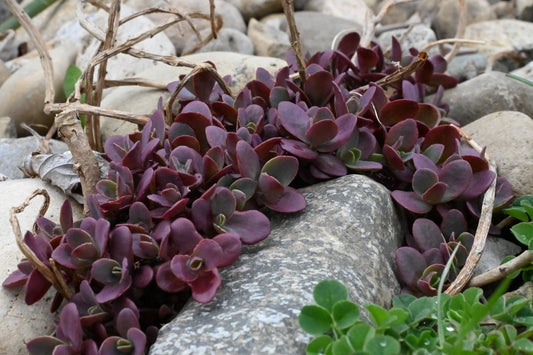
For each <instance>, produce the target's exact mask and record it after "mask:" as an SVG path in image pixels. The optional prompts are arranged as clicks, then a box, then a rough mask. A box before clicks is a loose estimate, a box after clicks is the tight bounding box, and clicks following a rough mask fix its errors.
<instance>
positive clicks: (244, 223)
mask: <svg viewBox="0 0 533 355" xmlns="http://www.w3.org/2000/svg"><path fill="white" fill-rule="evenodd" d="M220 228H221V229H222V230H223V231H224V232H228V233H232V234H235V235H236V236H238V237H239V238H240V239H241V241H242V242H243V243H244V244H255V243H258V242H260V241H261V240H263V239H265V238H266V237H267V236H268V234H269V233H270V221H269V219H268V218H267V217H266V216H265V215H264V214H262V213H261V212H259V211H257V210H249V211H235V212H234V213H233V215H232V216H231V218H229V219H228V220H226V223H225V224H224V225H223V226H220Z"/></svg>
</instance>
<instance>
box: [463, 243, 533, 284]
mask: <svg viewBox="0 0 533 355" xmlns="http://www.w3.org/2000/svg"><path fill="white" fill-rule="evenodd" d="M532 262H533V251H531V250H526V251H525V252H523V253H522V254H520V255H519V256H517V257H516V258H514V259H512V260H510V261H508V262H506V263H505V264H502V265H500V266H498V267H496V268H494V269H492V270H489V271H487V272H485V273H483V274H481V275H478V276H476V277H474V278H472V280H470V284H469V285H470V286H471V287H481V286H485V285H488V284H490V283H493V282H496V281H499V280H501V279H503V278H504V277H506V276H508V275H511V274H512V273H513V272H515V271H516V270H520V269H521V268H523V267H526V266H528V265H530V264H531V263H532Z"/></svg>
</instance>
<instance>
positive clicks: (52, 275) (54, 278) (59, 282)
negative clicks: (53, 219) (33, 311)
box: [10, 189, 73, 299]
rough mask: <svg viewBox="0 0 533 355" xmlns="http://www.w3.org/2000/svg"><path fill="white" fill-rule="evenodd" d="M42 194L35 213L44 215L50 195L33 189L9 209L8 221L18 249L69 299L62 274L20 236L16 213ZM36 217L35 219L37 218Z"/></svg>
mask: <svg viewBox="0 0 533 355" xmlns="http://www.w3.org/2000/svg"><path fill="white" fill-rule="evenodd" d="M38 195H42V196H43V197H44V202H43V205H42V206H41V208H40V210H39V214H38V215H37V218H39V217H42V216H44V214H45V213H46V210H48V206H49V205H50V196H49V195H48V192H46V190H43V189H38V190H35V191H34V192H33V193H32V194H31V195H30V196H28V198H26V201H24V203H23V204H22V205H20V206H18V207H12V208H11V210H10V222H11V228H13V232H14V233H15V238H16V241H17V246H18V247H19V249H20V251H21V252H22V253H23V254H24V256H25V257H26V258H27V259H28V261H29V262H30V263H31V264H32V265H33V266H35V268H36V269H37V270H38V271H39V272H40V273H41V275H43V277H44V278H45V279H46V280H47V281H48V282H50V283H51V284H52V285H53V286H54V287H55V289H56V290H57V291H58V292H59V293H60V294H61V295H63V297H65V298H66V299H70V298H71V297H72V296H73V293H72V291H71V290H70V289H69V288H68V287H67V286H66V282H65V280H64V279H63V275H62V274H61V272H59V270H57V272H55V270H54V271H52V270H50V269H49V268H48V267H47V266H46V265H45V264H44V263H43V262H42V261H41V260H39V258H38V257H37V256H36V255H35V253H34V252H33V250H31V249H30V248H29V247H28V246H27V245H26V243H25V242H24V237H23V236H22V232H21V230H20V224H19V221H18V218H17V216H16V215H17V213H21V212H22V211H24V209H25V208H26V207H28V205H29V204H30V201H31V200H32V199H33V198H34V197H36V196H38ZM37 218H36V219H37ZM36 228H37V226H36V224H34V227H33V233H34V234H36V233H37V230H36Z"/></svg>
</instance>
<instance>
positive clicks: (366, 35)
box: [361, 0, 413, 47]
mask: <svg viewBox="0 0 533 355" xmlns="http://www.w3.org/2000/svg"><path fill="white" fill-rule="evenodd" d="M412 1H413V0H387V1H386V2H385V3H384V4H383V6H382V7H381V10H380V11H379V12H378V14H377V15H374V16H373V14H372V11H369V12H367V21H366V23H365V26H364V28H363V34H362V36H361V46H363V47H368V46H369V45H370V42H371V41H372V38H373V37H374V33H375V31H376V26H377V24H378V23H380V22H381V20H383V18H384V17H385V15H386V14H387V12H389V10H390V9H391V8H392V7H394V6H396V5H398V4H403V3H408V2H412Z"/></svg>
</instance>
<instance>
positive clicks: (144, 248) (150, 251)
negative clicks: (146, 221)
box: [132, 233, 159, 259]
mask: <svg viewBox="0 0 533 355" xmlns="http://www.w3.org/2000/svg"><path fill="white" fill-rule="evenodd" d="M132 237H133V244H132V249H133V254H134V255H135V256H137V257H139V258H143V259H154V258H156V257H157V255H158V254H159V248H158V246H157V244H156V242H155V241H154V240H153V239H152V238H151V237H150V236H149V235H146V234H139V233H135V234H133V235H132Z"/></svg>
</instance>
